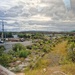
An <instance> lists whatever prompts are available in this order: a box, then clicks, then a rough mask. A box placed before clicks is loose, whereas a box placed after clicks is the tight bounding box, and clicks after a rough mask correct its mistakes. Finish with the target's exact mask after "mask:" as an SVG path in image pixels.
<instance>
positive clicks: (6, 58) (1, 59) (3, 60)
mask: <svg viewBox="0 0 75 75" xmlns="http://www.w3.org/2000/svg"><path fill="white" fill-rule="evenodd" d="M11 59H12V56H10V55H8V54H2V56H0V64H1V65H3V66H8V65H9V63H10V62H11Z"/></svg>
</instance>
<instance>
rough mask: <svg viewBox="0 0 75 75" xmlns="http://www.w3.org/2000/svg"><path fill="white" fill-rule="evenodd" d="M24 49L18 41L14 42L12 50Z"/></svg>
mask: <svg viewBox="0 0 75 75" xmlns="http://www.w3.org/2000/svg"><path fill="white" fill-rule="evenodd" d="M25 49H26V48H25V46H24V45H22V44H20V43H18V44H15V45H14V46H13V50H14V51H20V50H25Z"/></svg>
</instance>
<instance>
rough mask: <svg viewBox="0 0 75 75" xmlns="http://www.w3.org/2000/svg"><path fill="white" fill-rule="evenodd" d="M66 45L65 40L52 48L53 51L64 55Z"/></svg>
mask: <svg viewBox="0 0 75 75" xmlns="http://www.w3.org/2000/svg"><path fill="white" fill-rule="evenodd" d="M66 47H67V41H63V42H61V43H59V44H58V45H56V46H55V47H54V48H53V50H54V51H53V52H54V53H57V54H60V55H62V56H64V55H66V54H67V51H66Z"/></svg>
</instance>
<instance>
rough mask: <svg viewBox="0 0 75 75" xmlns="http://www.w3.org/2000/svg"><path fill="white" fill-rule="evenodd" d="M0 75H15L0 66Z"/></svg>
mask: <svg viewBox="0 0 75 75" xmlns="http://www.w3.org/2000/svg"><path fill="white" fill-rule="evenodd" d="M0 75H16V74H14V73H13V72H11V71H9V70H8V69H6V68H4V67H3V66H1V65H0Z"/></svg>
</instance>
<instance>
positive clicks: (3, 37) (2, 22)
mask: <svg viewBox="0 0 75 75" xmlns="http://www.w3.org/2000/svg"><path fill="white" fill-rule="evenodd" d="M2 41H4V22H3V20H2Z"/></svg>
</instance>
